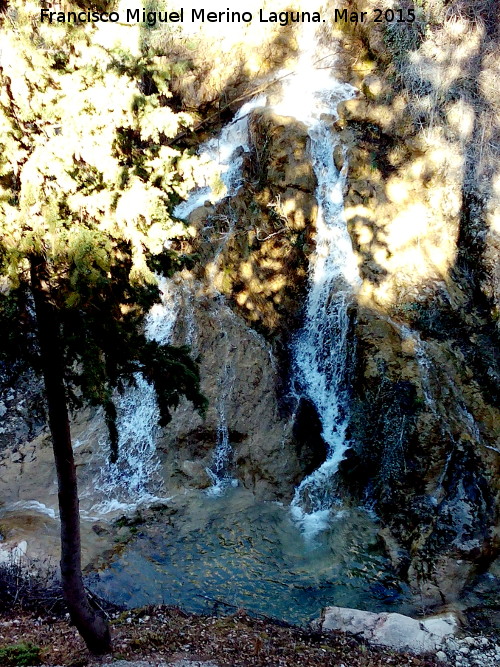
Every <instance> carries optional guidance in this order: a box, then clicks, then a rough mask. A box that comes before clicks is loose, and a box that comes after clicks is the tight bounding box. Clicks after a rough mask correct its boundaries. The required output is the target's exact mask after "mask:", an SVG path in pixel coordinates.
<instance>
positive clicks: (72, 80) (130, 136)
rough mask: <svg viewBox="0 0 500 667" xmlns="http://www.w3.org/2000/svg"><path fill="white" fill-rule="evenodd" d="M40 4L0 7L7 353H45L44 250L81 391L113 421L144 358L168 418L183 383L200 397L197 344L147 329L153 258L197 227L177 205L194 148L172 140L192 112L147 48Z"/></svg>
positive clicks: (166, 261) (70, 365)
mask: <svg viewBox="0 0 500 667" xmlns="http://www.w3.org/2000/svg"><path fill="white" fill-rule="evenodd" d="M37 6H38V5H37V3H23V2H19V1H16V0H14V1H13V2H11V3H9V9H8V11H7V13H6V14H5V15H4V18H3V19H1V20H2V26H1V30H2V53H1V60H0V273H1V275H2V276H3V283H2V291H3V294H2V296H1V301H0V309H1V311H2V320H4V321H5V322H6V324H7V323H8V322H10V323H11V326H10V327H9V328H10V330H11V331H16V332H17V334H19V335H16V336H14V340H13V336H12V334H11V335H10V337H9V338H8V339H6V340H3V338H4V337H5V336H4V335H3V334H2V340H1V341H0V342H1V348H2V355H3V357H4V358H5V357H6V356H9V355H11V356H14V357H23V356H24V359H25V360H26V361H28V363H29V365H31V366H35V367H36V365H37V345H36V335H35V338H33V336H30V335H29V332H30V331H32V330H33V326H32V325H33V324H34V323H33V315H32V309H31V306H30V298H29V291H30V276H29V263H30V258H31V257H33V256H37V257H42V258H43V260H44V262H45V263H46V266H47V269H48V281H47V282H48V285H47V289H48V293H49V295H50V301H51V304H52V306H53V308H54V312H56V313H57V317H58V325H59V327H60V328H59V330H60V333H61V341H62V348H63V349H62V353H63V355H64V361H65V372H66V378H65V379H66V383H67V388H68V390H71V389H75V388H76V391H71V392H70V395H72V397H73V399H74V400H75V401H77V403H78V402H79V401H80V400H81V399H84V400H87V401H90V402H91V403H93V404H102V405H104V406H105V408H106V411H107V414H108V417H110V418H111V421H112V417H113V414H114V412H113V408H112V403H111V398H112V392H113V389H114V388H115V387H119V388H120V387H121V386H122V383H123V378H124V377H125V376H127V375H128V376H130V373H133V372H135V371H142V372H144V373H147V374H148V376H149V377H150V378H151V379H152V380H153V381H154V382H155V384H156V385H157V388H158V390H159V391H160V393H161V395H162V396H161V397H160V398H163V399H164V400H163V402H161V401H160V402H161V408H162V410H163V418H164V421H166V420H167V419H168V407H169V406H172V405H175V404H176V402H177V401H178V397H179V393H180V394H185V395H186V396H187V397H188V398H189V399H191V400H192V401H193V402H194V403H195V405H196V406H197V407H199V408H201V407H202V405H203V398H202V396H201V395H200V393H199V378H198V373H197V368H196V365H195V363H194V362H193V361H192V360H191V359H190V357H189V356H188V354H187V351H186V350H185V349H181V350H179V349H177V350H175V349H174V348H164V349H162V348H161V347H160V346H158V345H157V344H156V343H151V342H147V341H146V339H145V337H144V335H143V332H142V328H141V327H142V321H143V317H144V314H145V313H146V312H147V310H148V308H149V307H150V306H151V305H152V304H153V303H154V302H155V301H156V300H158V294H159V292H158V288H157V285H156V277H155V274H154V273H153V272H152V267H153V266H154V267H155V269H157V268H158V267H159V266H162V267H165V266H167V267H168V266H169V265H172V266H173V262H172V261H171V256H170V255H171V254H170V253H168V252H167V251H166V250H165V242H166V241H167V240H168V239H172V238H175V237H178V236H182V235H184V234H186V233H188V232H189V229H188V228H187V227H186V226H185V225H184V224H183V223H181V222H179V221H175V220H174V219H172V217H171V210H172V207H173V205H174V203H175V202H176V201H178V199H179V198H180V197H182V196H184V195H185V194H186V192H187V190H188V189H189V188H190V187H191V186H192V185H193V183H192V180H191V176H190V174H191V173H192V165H193V163H194V160H195V158H192V157H190V156H189V155H185V154H183V153H181V152H180V151H179V150H176V149H174V148H171V147H170V146H169V145H168V143H169V140H171V138H172V137H174V136H176V134H178V133H179V132H180V131H181V130H182V129H183V128H185V127H188V126H189V125H190V123H191V118H190V117H189V115H187V114H184V113H174V112H173V111H172V110H171V109H170V107H169V105H168V101H169V98H170V92H169V89H168V84H167V81H166V77H164V76H162V71H161V70H160V69H158V67H156V68H155V66H153V65H152V60H151V59H150V58H149V56H148V53H147V52H144V51H143V52H141V53H140V54H139V55H137V54H136V55H132V54H131V53H129V52H127V51H126V50H124V49H123V47H121V48H118V47H117V48H113V49H109V48H104V47H103V46H100V45H99V44H98V41H97V40H94V39H93V31H94V30H95V28H94V27H93V26H92V25H56V24H53V25H51V26H49V25H47V24H40V21H39V20H38V19H37V18H36V14H35V13H34V9H36V7H37ZM181 174H182V175H181ZM158 256H160V257H162V258H163V259H162V261H159V260H158ZM155 257H156V260H154V258H155ZM177 263H178V261H177ZM20 323H21V324H20ZM7 328H8V327H7V326H6V327H3V331H4V332H5V333H7ZM20 339H21V340H20ZM153 348H154V349H153Z"/></svg>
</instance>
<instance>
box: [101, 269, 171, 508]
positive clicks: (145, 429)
mask: <svg viewBox="0 0 500 667" xmlns="http://www.w3.org/2000/svg"><path fill="white" fill-rule="evenodd" d="M160 289H161V302H160V303H157V304H155V305H154V306H153V308H152V309H151V311H150V312H149V313H148V316H147V318H146V335H147V337H148V338H149V339H150V340H156V341H158V342H159V343H162V344H167V343H169V342H170V341H171V338H172V334H173V329H174V326H175V323H176V320H177V315H178V312H179V307H180V302H179V297H178V292H177V291H176V289H175V288H174V286H173V284H172V281H170V280H167V279H162V280H161V281H160ZM134 380H135V386H134V385H132V384H131V385H130V386H129V387H127V389H126V390H125V392H124V393H123V395H122V396H120V397H119V398H118V401H117V406H116V407H117V428H118V460H117V461H116V463H111V462H109V460H107V461H106V463H105V464H104V465H103V466H102V467H101V469H100V471H99V474H98V476H97V479H96V480H95V490H96V491H97V492H98V493H99V495H100V496H101V497H102V498H103V500H101V501H100V502H99V503H97V504H96V505H94V507H93V508H92V511H93V512H95V513H97V514H106V513H108V512H114V511H117V510H120V511H123V512H130V511H133V510H134V509H135V508H136V507H138V506H140V505H144V504H147V503H151V502H154V501H158V500H160V499H161V498H160V497H159V496H158V495H157V494H158V493H160V492H161V489H162V480H161V477H160V474H159V468H160V460H159V458H158V456H157V453H156V436H157V431H158V421H159V418H160V412H159V408H158V403H157V400H156V392H155V389H154V386H153V385H152V384H151V383H149V382H148V381H147V380H145V379H144V378H143V377H142V375H141V374H140V373H136V374H135V376H134ZM108 447H109V446H108V445H107V444H105V443H103V447H101V449H103V448H104V449H107V448H108Z"/></svg>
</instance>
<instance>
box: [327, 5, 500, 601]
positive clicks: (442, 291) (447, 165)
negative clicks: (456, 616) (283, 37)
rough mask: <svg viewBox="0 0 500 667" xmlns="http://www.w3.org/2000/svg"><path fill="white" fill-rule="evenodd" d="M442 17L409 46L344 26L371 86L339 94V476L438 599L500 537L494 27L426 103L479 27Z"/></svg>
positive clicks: (429, 596) (381, 29)
mask: <svg viewBox="0 0 500 667" xmlns="http://www.w3.org/2000/svg"><path fill="white" fill-rule="evenodd" d="M355 5H356V6H357V8H358V9H359V10H360V11H361V10H368V11H370V10H372V9H373V8H374V7H375V6H377V7H378V6H380V7H382V8H383V7H385V3H382V5H380V3H378V4H377V3H374V2H373V1H372V0H360V1H359V2H357V3H355ZM433 20H434V22H435V25H436V26H438V27H437V28H436V29H433V31H432V37H428V38H424V37H423V36H422V35H420V36H418V39H417V35H415V34H413V33H412V30H410V31H408V32H406V33H405V39H407V40H409V41H408V42H405V41H404V40H399V39H396V35H395V32H394V31H392V28H390V27H387V26H383V25H380V24H378V25H376V24H370V25H368V24H367V25H366V26H360V27H359V31H358V33H357V35H356V36H353V35H351V37H350V39H351V40H352V39H354V40H356V39H359V41H358V42H357V48H354V51H355V53H356V58H355V59H354V58H353V62H352V65H351V68H350V69H349V67H347V70H348V72H347V73H346V76H348V77H350V80H351V81H353V82H354V83H355V84H356V85H357V86H358V87H359V88H360V89H361V91H362V92H363V93H364V94H362V95H361V96H359V97H358V98H357V99H353V100H349V101H347V102H344V103H343V104H342V105H341V109H340V116H341V117H340V120H339V122H338V123H337V127H338V129H339V131H340V135H341V138H342V143H343V144H344V145H346V146H347V147H348V151H347V162H348V165H349V172H348V183H347V191H346V195H345V207H346V218H347V221H348V225H349V229H350V234H351V237H352V239H353V244H354V247H355V250H356V252H357V253H358V257H359V262H360V271H361V276H362V279H363V285H362V288H361V290H360V292H359V295H358V306H357V319H356V327H355V338H356V344H357V348H356V350H357V363H356V370H355V372H354V377H353V400H352V420H351V426H350V430H351V440H352V442H353V448H352V450H351V451H350V452H349V453H348V455H347V458H346V460H345V461H344V462H343V464H342V466H341V476H342V479H343V483H344V486H345V488H346V489H348V490H350V491H351V492H352V493H354V495H357V496H358V497H359V498H363V497H367V496H368V497H370V498H372V500H373V501H374V503H375V509H376V511H377V513H378V515H379V517H380V518H381V519H382V521H383V523H384V527H383V529H382V530H381V538H382V539H383V541H384V543H385V545H386V548H387V551H388V553H389V554H390V556H391V558H392V560H393V563H394V565H395V566H396V567H397V569H398V571H399V572H400V573H401V575H402V576H403V577H405V578H407V579H408V581H409V582H410V583H411V585H412V586H413V587H414V589H415V590H417V591H418V592H419V595H421V596H422V600H423V602H424V604H429V605H436V604H442V603H444V602H449V601H452V600H454V599H456V597H457V596H458V595H459V594H460V591H461V590H462V588H463V586H464V584H465V583H466V582H467V581H469V580H470V578H471V577H472V576H473V574H474V573H475V572H476V571H477V570H478V569H482V568H484V567H485V566H487V564H488V563H490V562H491V561H492V560H493V559H494V558H495V556H496V554H498V551H499V548H500V545H499V515H500V484H499V479H500V477H499V471H500V467H499V466H500V402H499V394H498V386H500V384H499V379H500V340H499V330H498V323H497V322H496V320H497V313H498V308H499V305H500V303H499V301H498V284H499V282H498V281H499V263H498V247H499V239H500V236H499V228H498V219H500V218H499V217H498V216H499V213H498V212H499V210H500V199H499V196H498V189H497V187H496V186H495V182H496V181H495V176H494V173H495V170H496V168H497V167H496V166H495V165H497V160H496V159H495V158H494V156H493V155H492V154H491V153H489V152H488V151H486V152H485V153H484V154H483V155H482V158H480V157H479V151H480V148H479V143H478V142H477V139H478V135H477V132H478V131H480V132H484V134H485V136H486V135H488V136H491V137H492V138H493V137H495V139H494V141H497V140H498V136H499V132H500V128H499V125H498V117H499V116H498V100H497V99H495V98H494V95H493V93H492V90H493V89H492V88H491V82H492V76H493V71H494V67H493V65H492V62H491V58H490V55H489V53H490V51H489V50H490V48H491V49H492V48H494V47H493V42H492V41H491V40H492V38H491V36H489V33H487V34H486V37H485V40H484V41H483V42H481V40H479V41H478V42H477V44H476V47H475V51H474V53H471V54H470V60H469V61H467V63H464V62H462V61H461V63H460V65H459V67H460V68H461V69H462V70H463V71H464V78H463V79H461V80H460V83H457V85H456V86H455V85H454V84H452V83H451V79H447V81H448V83H447V84H443V87H442V88H440V91H439V95H438V96H437V95H436V97H435V99H434V102H433V103H432V104H431V105H430V106H429V107H428V108H427V110H426V111H423V109H422V108H420V110H417V107H418V99H419V97H418V96H419V90H421V89H419V86H421V85H424V79H425V81H426V84H425V85H427V93H428V94H429V95H431V96H432V94H433V92H432V91H433V90H434V88H433V84H431V83H429V82H430V81H431V79H432V80H433V81H436V79H435V78H433V77H435V76H437V72H438V71H439V76H440V77H441V79H440V80H442V81H444V80H445V78H446V75H447V73H449V72H450V71H451V70H450V68H452V67H455V66H457V65H458V61H459V59H460V56H459V54H458V52H457V44H458V43H459V41H460V39H461V37H460V35H461V34H462V33H463V32H464V31H465V32H467V31H469V30H471V31H472V32H471V33H470V34H471V35H472V33H474V31H475V30H476V28H474V27H473V26H472V25H471V24H469V23H468V20H467V19H465V18H463V19H461V22H460V26H458V25H457V26H455V27H454V28H453V26H451V23H450V22H447V20H446V17H444V15H435V16H433ZM412 35H413V36H412ZM413 37H415V40H414V41H413V42H412V41H411V40H412V39H413ZM410 42H411V43H410ZM410 53H411V56H410ZM437 53H440V54H441V56H442V57H440V58H439V61H440V64H439V65H437V64H436V59H435V56H436V54H437ZM445 54H446V57H445ZM416 62H418V63H419V67H413V66H412V63H416ZM360 63H363V64H360ZM464 67H465V69H463V68H464ZM358 68H359V69H358ZM363 69H364V73H362V71H363ZM367 71H368V72H369V73H368V75H366V72H367ZM431 72H432V76H429V78H426V77H427V76H428V75H430V74H431ZM477 80H480V81H481V82H482V83H481V86H480V89H478V88H477V86H476V83H475V81H477ZM469 85H472V86H476V88H475V91H476V93H477V99H476V103H475V105H473V106H471V105H470V104H469V103H468V99H469V98H468V93H467V90H468V86H469ZM429 99H430V98H429ZM440 114H441V120H440V121H437V117H438V115H440ZM495 114H496V115H495ZM459 118H460V119H461V120H460V121H459V120H458V119H459ZM336 157H337V160H338V161H339V162H341V161H342V159H343V158H342V156H340V155H338V156H336ZM339 166H340V164H339ZM494 257H495V258H496V259H493V258H494Z"/></svg>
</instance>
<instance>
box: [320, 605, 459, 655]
mask: <svg viewBox="0 0 500 667" xmlns="http://www.w3.org/2000/svg"><path fill="white" fill-rule="evenodd" d="M314 627H315V628H316V629H317V630H320V631H322V632H328V631H335V630H337V631H341V632H348V633H350V634H354V635H356V636H358V637H361V638H363V639H365V640H366V641H368V642H370V643H371V644H378V645H380V646H387V647H389V648H392V649H394V650H396V651H412V652H413V653H428V652H431V651H436V650H439V649H441V648H442V647H443V646H444V644H445V640H446V638H449V637H451V636H453V635H455V634H456V633H457V631H458V628H459V621H458V618H457V617H456V616H455V614H453V613H445V614H438V615H435V616H428V617H426V618H421V619H415V618H411V617H410V616H404V615H403V614H393V613H382V614H376V613H374V612H371V611H362V610H360V609H348V608H346V607H326V609H324V610H323V613H322V615H321V619H320V620H319V621H317V622H316V623H314Z"/></svg>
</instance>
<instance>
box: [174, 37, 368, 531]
mask: <svg viewBox="0 0 500 667" xmlns="http://www.w3.org/2000/svg"><path fill="white" fill-rule="evenodd" d="M299 40H300V43H301V55H300V58H299V61H298V64H297V66H296V68H295V69H294V71H293V72H280V78H281V79H282V80H283V81H284V84H283V88H282V93H281V98H280V101H279V102H278V103H277V104H275V105H274V106H273V110H274V111H275V113H277V114H279V115H283V116H290V117H294V118H296V119H297V120H299V121H301V122H303V123H305V124H306V125H307V127H308V131H309V136H310V139H311V154H312V159H313V165H314V170H315V173H316V177H317V181H318V187H317V192H316V196H317V199H318V205H319V213H318V222H317V249H316V253H315V258H314V263H313V267H312V270H311V289H310V292H309V296H308V299H307V305H306V316H305V323H304V326H303V328H302V330H301V331H300V333H299V334H298V336H297V338H296V341H295V344H294V347H293V352H294V359H295V361H294V370H295V373H296V385H297V391H298V392H300V394H302V395H305V396H307V397H308V398H309V400H311V401H312V403H313V404H314V405H315V407H316V409H317V411H318V414H319V416H320V419H321V421H322V424H323V438H324V439H325V442H326V443H327V445H328V456H327V460H326V461H325V462H324V464H323V465H322V466H321V467H320V468H319V469H318V470H316V471H315V472H314V473H312V474H311V475H309V476H308V477H307V478H306V479H305V480H303V482H302V483H301V484H300V486H299V487H298V488H297V490H296V492H295V497H294V499H293V502H292V510H293V512H294V515H295V516H296V518H297V519H299V520H300V521H301V523H303V525H304V527H305V528H306V530H307V531H308V532H309V533H313V532H315V531H317V530H318V529H320V526H321V525H322V522H323V523H324V521H325V520H326V518H327V515H328V512H329V508H330V506H331V493H330V491H331V489H330V486H331V485H330V482H331V480H332V478H333V476H334V474H335V472H336V470H337V467H338V464H339V462H340V460H341V459H342V457H343V455H344V452H345V450H346V449H347V447H348V443H347V442H346V438H345V432H346V427H347V413H346V410H347V396H346V391H345V371H346V361H347V332H348V314H347V309H348V304H349V302H350V298H351V295H352V292H353V290H354V289H355V287H356V285H357V284H358V282H359V276H358V272H357V265H356V261H355V258H354V253H353V250H352V245H351V241H350V238H349V235H348V232H347V229H346V223H345V220H344V217H343V213H342V211H343V200H342V189H343V185H344V180H345V173H342V174H339V173H338V171H337V170H336V168H335V165H334V162H333V149H334V147H335V138H334V136H333V134H332V132H331V129H330V126H329V124H328V123H327V122H325V121H323V120H321V116H322V115H323V114H328V115H329V116H332V115H334V114H335V113H336V107H337V104H338V102H340V101H341V100H343V99H348V98H349V97H352V96H353V95H354V93H355V91H354V88H352V86H349V85H348V84H342V83H339V82H338V81H336V80H335V79H333V78H332V77H331V75H330V69H331V62H330V67H329V68H325V66H324V65H325V61H324V60H322V67H315V62H314V59H315V58H317V57H318V56H317V53H316V34H315V30H314V26H304V29H303V31H302V34H301V35H300V37H299ZM264 104H265V101H264V98H262V97H260V98H257V99H255V100H252V101H250V102H249V103H247V104H246V105H244V106H243V107H242V108H241V110H240V111H239V113H238V114H237V116H236V118H235V121H234V122H233V123H231V124H230V125H228V126H227V127H226V128H224V129H223V130H222V132H221V134H220V136H219V137H218V138H217V139H212V140H210V141H209V142H207V143H206V144H205V145H204V147H203V150H202V151H201V153H200V154H201V155H205V156H206V157H207V159H210V160H213V161H216V162H218V163H219V165H220V171H221V178H222V180H223V182H224V184H225V186H226V193H225V194H226V195H227V196H232V195H234V194H235V193H236V192H237V190H238V189H239V187H240V185H241V168H242V164H243V158H242V155H243V153H244V152H246V151H248V150H249V145H248V122H247V116H248V114H249V112H250V111H251V110H252V109H254V108H256V107H258V106H263V105H264ZM209 198H211V199H212V201H214V200H216V199H214V194H213V192H212V189H211V187H210V185H209V184H208V183H207V184H205V186H204V187H203V188H201V189H199V190H196V191H195V192H194V193H193V194H192V195H191V196H190V197H189V199H188V200H187V201H186V202H183V203H182V204H180V205H179V206H178V207H177V208H176V210H175V213H176V215H178V216H179V217H187V216H188V215H189V213H190V212H191V211H193V210H194V209H195V208H196V207H197V206H200V205H202V204H203V203H204V202H205V200H206V199H209ZM220 198H221V197H218V199H220ZM229 231H230V230H229ZM222 247H223V244H221V247H220V248H219V251H218V253H219V254H220V252H222ZM217 258H218V255H217V257H216V260H217ZM216 260H215V265H216V263H217V262H216ZM226 368H227V362H226ZM224 403H225V400H221V401H220V405H222V406H223V405H224ZM229 456H230V445H229V440H228V436H227V423H226V419H225V413H224V411H223V410H222V411H220V410H219V438H218V444H217V447H216V450H215V462H214V466H213V467H212V474H214V475H215V476H216V478H217V479H218V480H219V481H220V480H221V479H222V478H221V477H220V476H219V475H218V473H217V472H216V471H217V470H218V469H219V468H220V470H223V469H225V467H226V465H227V460H228V457H229ZM214 488H219V486H217V484H216V486H215V487H214Z"/></svg>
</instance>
